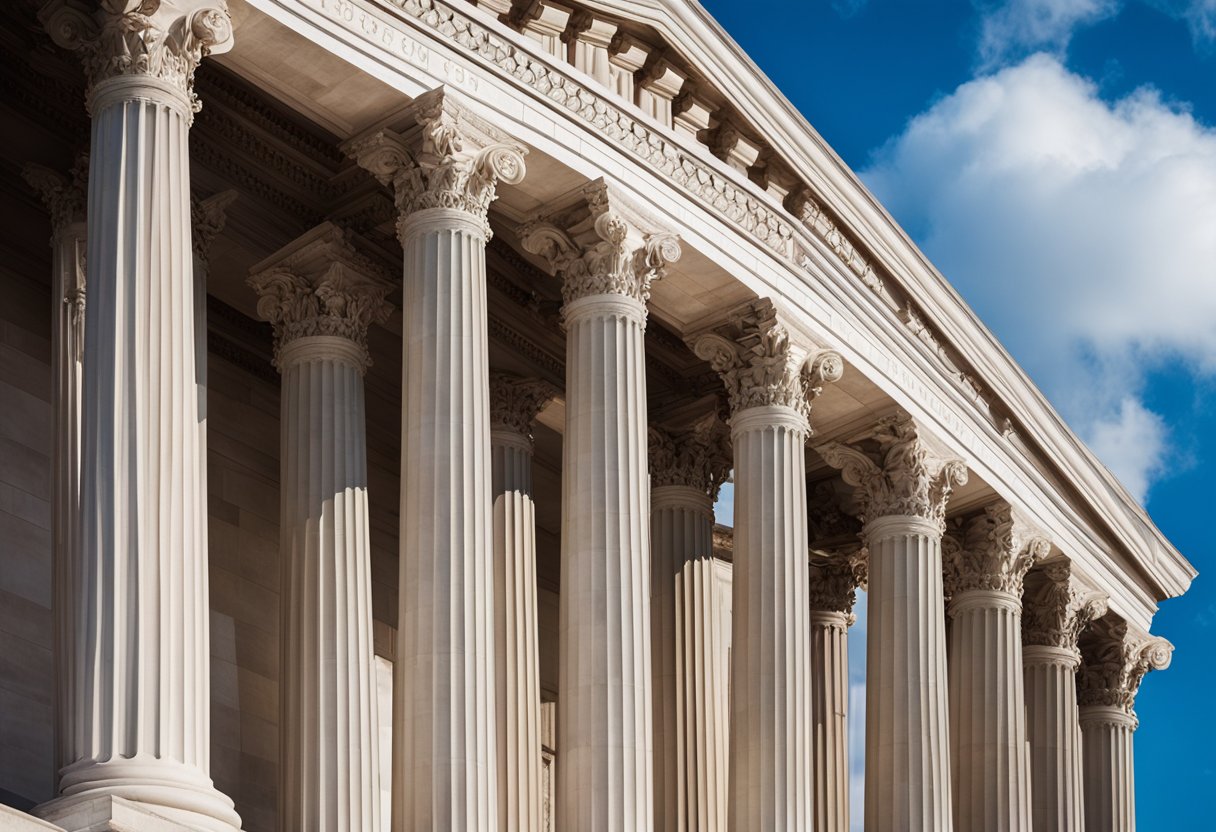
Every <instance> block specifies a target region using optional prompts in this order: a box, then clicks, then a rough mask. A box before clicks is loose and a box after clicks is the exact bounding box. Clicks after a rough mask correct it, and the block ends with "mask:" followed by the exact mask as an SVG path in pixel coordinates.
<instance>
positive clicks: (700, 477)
mask: <svg viewBox="0 0 1216 832" xmlns="http://www.w3.org/2000/svg"><path fill="white" fill-rule="evenodd" d="M649 444H650V487H651V488H662V487H664V486H671V485H684V486H690V487H692V488H696V489H697V490H699V491H703V492H705V493H706V494H707V495H708V496H709V497H710V499H712V500H717V499H718V489H720V488H721V487H722V483H724V482H726V478H727V477H728V476H730V469H731V452H730V444H729V441H728V437H727V436H726V431H725V430H723V425H722V423H721V422H719V421H718V418H717V415H716V414H711V415H709V416H707V417H706V418H704V419H702V420H701V421H699V422H697V423H696V424H694V425H692V426H691V427H689V428H686V429H684V430H666V429H664V428H661V427H651V428H650V443H649Z"/></svg>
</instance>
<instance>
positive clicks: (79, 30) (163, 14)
mask: <svg viewBox="0 0 1216 832" xmlns="http://www.w3.org/2000/svg"><path fill="white" fill-rule="evenodd" d="M39 17H40V18H41V20H42V22H43V25H44V26H46V28H47V31H48V32H49V33H50V35H51V38H52V39H53V40H54V41H55V43H56V44H58V45H59V46H61V47H63V48H65V49H70V50H73V51H77V52H79V53H80V58H81V62H82V63H83V64H84V69H85V74H86V75H87V76H88V79H89V87H90V90H92V88H94V87H95V86H96V85H97V84H100V83H101V82H103V81H106V80H109V79H110V78H116V77H120V76H145V77H148V78H155V79H157V80H160V81H164V82H167V83H168V84H170V85H172V86H174V87H176V88H177V89H178V90H179V91H180V92H181V93H182V95H183V96H185V97H186V99H187V100H188V101H189V102H190V105H191V107H192V109H193V110H195V111H196V112H197V110H198V109H199V103H198V98H197V96H196V95H195V94H194V70H195V69H196V68H197V67H198V64H199V61H201V60H202V59H203V58H204V57H206V56H207V55H210V54H214V53H219V52H224V51H227V50H228V49H230V48H231V46H232V20H231V18H230V17H229V15H228V5H227V3H226V2H225V0H100V2H99V3H97V4H96V10H95V11H94V10H93V8H92V4H87V5H86V4H83V3H80V2H75V0H52V2H51V3H48V4H47V5H46V6H44V7H43V9H42V10H41V11H40V12H39Z"/></svg>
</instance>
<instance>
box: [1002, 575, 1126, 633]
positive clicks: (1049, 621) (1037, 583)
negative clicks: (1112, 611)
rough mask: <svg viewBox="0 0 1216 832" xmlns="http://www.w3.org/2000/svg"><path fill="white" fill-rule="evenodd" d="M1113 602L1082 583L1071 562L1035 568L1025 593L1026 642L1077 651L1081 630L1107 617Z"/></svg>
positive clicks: (1023, 619)
mask: <svg viewBox="0 0 1216 832" xmlns="http://www.w3.org/2000/svg"><path fill="white" fill-rule="evenodd" d="M1109 600H1110V599H1109V598H1108V597H1107V596H1106V594H1105V593H1102V592H1098V591H1097V590H1093V589H1090V588H1089V587H1087V586H1085V585H1084V584H1082V583H1081V582H1080V581H1078V580H1077V578H1076V577H1075V576H1074V575H1073V574H1072V563H1071V562H1070V561H1067V560H1058V561H1052V562H1050V563H1046V564H1044V565H1043V567H1042V568H1040V569H1032V570H1031V571H1030V573H1029V574H1028V575H1027V576H1026V589H1025V592H1024V593H1023V594H1022V643H1023V644H1027V645H1031V644H1035V645H1043V646H1046V647H1059V648H1061V649H1063V650H1070V651H1076V649H1077V639H1078V638H1079V637H1080V635H1081V631H1082V630H1084V629H1085V628H1086V627H1088V626H1089V624H1090V622H1092V621H1096V620H1098V619H1099V618H1101V617H1102V616H1104V615H1106V612H1107V609H1108V604H1109Z"/></svg>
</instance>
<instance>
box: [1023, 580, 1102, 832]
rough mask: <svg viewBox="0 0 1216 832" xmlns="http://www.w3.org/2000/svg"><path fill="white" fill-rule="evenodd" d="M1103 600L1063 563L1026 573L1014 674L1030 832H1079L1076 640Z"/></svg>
mask: <svg viewBox="0 0 1216 832" xmlns="http://www.w3.org/2000/svg"><path fill="white" fill-rule="evenodd" d="M1106 611H1107V597H1106V596H1105V595H1103V594H1102V593H1099V592H1095V591H1093V590H1091V589H1089V588H1088V587H1086V586H1085V585H1084V584H1082V583H1081V582H1080V581H1079V580H1078V579H1077V578H1076V577H1075V576H1074V575H1073V574H1072V565H1071V563H1070V562H1069V561H1067V560H1063V559H1061V560H1053V561H1050V562H1048V563H1045V564H1043V566H1042V567H1039V568H1035V569H1032V570H1031V571H1030V572H1029V574H1028V575H1027V576H1026V582H1025V590H1024V592H1023V594H1022V643H1023V648H1022V668H1023V675H1024V680H1025V698H1026V738H1027V741H1028V744H1029V747H1030V783H1031V787H1030V794H1031V819H1032V823H1033V826H1034V829H1035V830H1036V832H1082V830H1084V829H1085V812H1084V802H1083V795H1084V780H1083V777H1082V768H1081V726H1080V722H1079V714H1078V710H1077V679H1076V677H1077V668H1078V667H1079V666H1080V664H1081V654H1080V652H1079V651H1078V649H1077V639H1078V637H1079V636H1080V634H1081V632H1082V631H1083V630H1084V629H1085V628H1086V627H1087V626H1088V625H1089V623H1090V622H1092V621H1095V620H1097V619H1099V618H1101V617H1102V616H1104V615H1106Z"/></svg>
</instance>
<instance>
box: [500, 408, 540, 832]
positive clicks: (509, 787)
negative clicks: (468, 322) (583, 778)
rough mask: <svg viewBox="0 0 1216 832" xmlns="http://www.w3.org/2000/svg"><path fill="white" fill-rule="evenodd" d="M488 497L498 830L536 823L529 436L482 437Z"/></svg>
mask: <svg viewBox="0 0 1216 832" xmlns="http://www.w3.org/2000/svg"><path fill="white" fill-rule="evenodd" d="M490 453H491V455H492V460H491V468H492V472H493V497H494V611H495V615H496V616H497V626H496V627H495V660H496V665H497V684H496V687H495V691H496V694H497V703H498V788H499V795H498V805H499V812H498V820H499V823H498V827H499V829H500V830H502V832H531V830H539V829H540V828H541V814H540V812H541V805H540V790H541V780H540V778H541V752H540V749H541V742H540V652H539V651H540V648H539V642H538V633H537V627H538V625H537V619H536V508H535V506H534V505H533V503H532V440H531V437H530V436H526V435H523V434H520V433H518V432H515V431H512V430H506V429H499V428H496V429H495V430H493V431H492V432H491V434H490Z"/></svg>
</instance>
